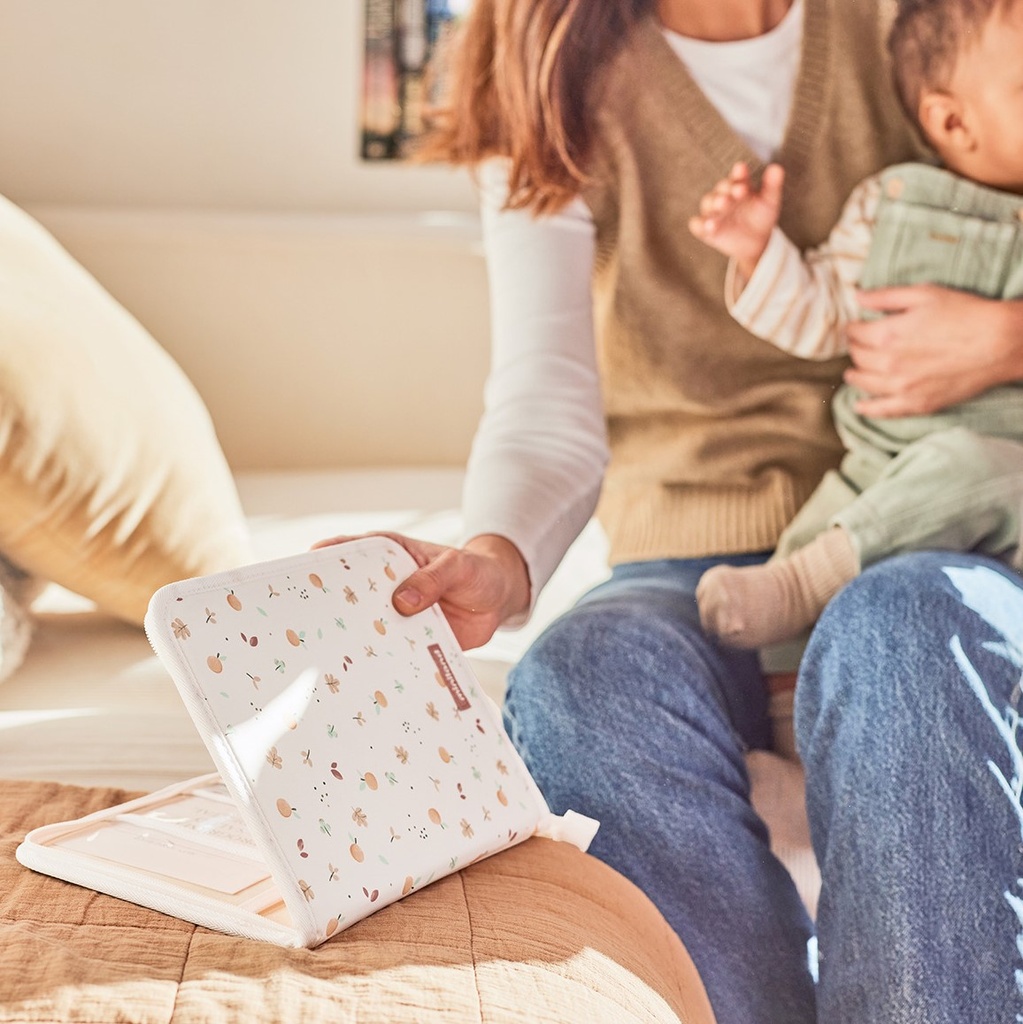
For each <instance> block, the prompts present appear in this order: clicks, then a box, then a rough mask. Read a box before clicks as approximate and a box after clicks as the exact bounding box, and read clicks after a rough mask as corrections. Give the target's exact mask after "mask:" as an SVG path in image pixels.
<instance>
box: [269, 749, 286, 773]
mask: <svg viewBox="0 0 1023 1024" xmlns="http://www.w3.org/2000/svg"><path fill="white" fill-rule="evenodd" d="M266 763H267V764H268V765H270V767H271V768H282V769H283V768H284V761H283V760H282V758H281V755H280V754H278V753H277V748H276V747H271V748H270V749H269V750H268V751H267V752H266Z"/></svg>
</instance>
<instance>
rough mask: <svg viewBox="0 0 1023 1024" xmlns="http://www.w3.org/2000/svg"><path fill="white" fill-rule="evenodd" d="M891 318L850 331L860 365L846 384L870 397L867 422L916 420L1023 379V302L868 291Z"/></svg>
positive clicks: (940, 292) (938, 291) (922, 291)
mask: <svg viewBox="0 0 1023 1024" xmlns="http://www.w3.org/2000/svg"><path fill="white" fill-rule="evenodd" d="M859 301H860V305H861V306H863V308H864V309H872V310H876V311H878V312H882V313H886V314H887V315H886V316H884V317H882V318H881V319H879V320H860V321H858V322H857V323H853V324H850V325H849V327H848V329H847V334H848V339H849V355H850V356H851V357H852V362H853V365H852V367H850V369H848V370H847V371H846V373H845V381H846V383H847V384H851V385H853V386H854V387H857V388H859V389H860V390H862V391H864V392H865V393H866V394H867V395H869V396H870V397H869V398H867V399H865V400H863V401H861V402H860V403H858V404H857V406H856V411H857V412H859V413H861V414H862V415H864V416H879V417H893V416H915V415H920V414H924V413H931V412H936V411H937V410H939V409H945V408H947V407H948V406H950V405H955V404H956V403H958V402H962V401H965V400H966V399H968V398H974V397H975V396H976V395H979V394H980V393H981V392H982V391H986V390H987V389H988V388H991V387H994V386H996V385H998V384H1006V383H1008V382H1010V381H1018V380H1023V301H1009V300H1004V299H985V298H981V297H979V296H976V295H971V294H969V293H968V292H961V291H954V290H952V289H949V288H940V287H938V286H936V285H915V286H912V287H903V288H878V289H875V290H873V291H867V292H861V293H860V295H859Z"/></svg>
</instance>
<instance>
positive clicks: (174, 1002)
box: [0, 782, 714, 1024]
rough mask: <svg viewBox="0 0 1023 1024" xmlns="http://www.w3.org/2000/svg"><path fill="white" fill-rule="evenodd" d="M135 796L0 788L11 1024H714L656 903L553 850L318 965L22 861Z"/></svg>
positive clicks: (2, 986)
mask: <svg viewBox="0 0 1023 1024" xmlns="http://www.w3.org/2000/svg"><path fill="white" fill-rule="evenodd" d="M126 795H127V794H125V793H124V792H123V791H119V790H113V789H79V788H76V787H72V786H59V785H55V784H52V783H41V782H7V783H5V784H4V786H3V787H2V788H0V992H2V993H3V998H2V1000H0V1003H2V1005H0V1018H2V1019H3V1020H22V1021H27V1020H35V1021H42V1020H45V1021H50V1022H53V1024H58V1022H71V1021H75V1022H78V1024H81V1022H83V1021H96V1022H99V1021H113V1020H137V1021H154V1022H155V1021H170V1020H173V1021H174V1024H203V1022H207V1021H246V1022H248V1024H277V1022H280V1021H291V1020H295V1021H305V1022H307V1024H319V1022H320V1021H322V1022H324V1024H327V1022H331V1024H333V1022H336V1021H359V1022H360V1024H462V1022H465V1024H480V1022H481V1021H485V1022H487V1024H565V1022H568V1021H580V1022H583V1021H585V1022H586V1024H640V1022H642V1024H714V1017H713V1014H712V1012H711V1009H710V1005H709V1003H708V1000H707V996H706V993H705V992H704V989H703V986H702V984H701V982H700V980H699V977H698V976H697V974H696V970H695V968H694V966H693V962H692V960H691V959H690V958H689V956H688V954H687V953H686V950H685V948H684V947H683V946H682V944H681V943H680V942H679V940H678V939H677V938H676V937H675V935H674V933H673V932H672V931H671V930H670V929H669V928H668V925H667V924H666V922H665V920H664V918H663V917H662V916H661V915H660V913H659V912H658V911H657V910H656V909H655V908H654V906H653V904H652V903H651V902H650V901H649V900H648V899H647V898H646V897H645V896H644V895H643V894H642V893H641V892H640V891H639V889H637V888H636V887H635V886H634V885H633V884H632V883H631V882H628V881H627V880H626V879H625V878H623V877H622V876H621V875H619V874H617V873H616V872H615V871H612V870H611V868H609V867H607V866H605V865H604V864H601V863H600V862H599V861H597V860H596V859H594V858H593V857H591V856H589V855H588V854H584V853H580V852H579V850H577V849H575V848H574V847H571V846H568V845H567V844H565V843H555V842H552V841H551V840H548V839H530V840H528V841H527V842H525V843H523V844H522V845H520V846H516V847H513V848H512V849H510V850H506V851H504V852H503V853H499V854H497V855H496V856H494V857H491V858H489V859H486V860H483V861H479V862H478V863H476V864H474V865H472V866H471V867H469V868H466V869H465V870H464V871H460V872H458V873H457V874H454V875H449V876H447V877H446V878H444V879H442V880H440V881H438V882H435V883H434V884H433V885H429V886H427V887H426V888H425V889H422V890H420V891H419V892H415V893H413V894H412V895H411V896H409V897H407V898H406V899H404V900H401V901H399V902H398V903H395V904H392V905H391V906H389V907H385V908H384V909H383V910H381V911H380V912H379V913H377V914H374V915H373V916H371V917H369V918H367V919H366V920H364V921H361V922H359V923H358V924H357V925H355V926H353V927H352V928H350V929H348V930H347V931H344V932H341V933H340V934H338V935H337V936H336V937H335V938H333V939H331V940H330V941H329V942H327V943H325V944H324V945H322V946H319V947H317V948H316V949H313V950H308V949H299V950H295V949H282V948H280V947H278V946H271V945H269V944H267V943H260V942H253V941H250V940H247V939H237V938H232V937H231V936H228V935H222V934H220V933H219V932H212V931H207V930H206V929H204V928H196V927H195V926H193V925H190V924H186V923H185V922H184V921H179V920H178V919H176V918H172V917H166V916H164V915H162V914H158V913H156V912H155V911H152V910H146V909H144V908H142V907H137V906H135V905H134V904H131V903H125V902H122V901H121V900H116V899H113V898H112V897H109V896H99V895H96V894H94V893H92V892H91V891H89V890H87V889H81V888H79V887H77V886H73V885H68V884H67V883H65V882H60V881H57V880H56V879H53V878H49V877H47V876H45V875H37V874H34V873H33V872H31V871H29V870H28V869H27V868H23V867H21V865H19V864H18V863H17V862H16V861H15V859H14V848H15V846H16V844H17V842H18V841H19V840H20V837H21V836H23V835H24V833H25V831H26V830H27V829H29V828H32V827H34V826H35V825H39V824H42V823H43V822H47V821H55V820H66V819H68V818H74V817H78V816H80V815H82V814H85V813H87V812H89V811H92V810H96V809H98V808H100V807H107V806H110V805H111V804H113V803H116V802H120V801H121V800H123V799H125V797H126Z"/></svg>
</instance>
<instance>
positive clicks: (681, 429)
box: [584, 0, 919, 562]
mask: <svg viewBox="0 0 1023 1024" xmlns="http://www.w3.org/2000/svg"><path fill="white" fill-rule="evenodd" d="M879 3H881V4H882V5H883V0H858V2H856V3H853V2H851V0H806V14H805V23H804V39H803V51H802V62H801V66H800V72H799V78H798V81H797V85H796V92H795V97H794V100H793V107H792V113H791V115H790V119H789V125H788V130H787V134H786V138H785V141H784V144H783V146H782V150H781V153H780V155H779V157H778V159H779V160H780V162H781V163H782V164H783V165H784V166H785V169H786V172H787V173H786V181H785V193H784V203H783V212H782V217H781V227H782V229H783V230H784V231H785V232H786V233H787V234H788V235H789V237H790V238H791V239H792V240H793V241H794V242H795V243H796V244H797V245H798V246H800V247H807V246H810V245H816V244H818V243H820V242H821V241H823V239H824V238H825V237H826V235H827V234H828V231H829V230H830V228H831V227H832V225H833V224H834V222H835V220H836V219H837V217H838V214H839V211H840V209H841V207H842V204H843V202H844V201H845V199H846V197H847V196H848V194H849V192H850V190H851V188H852V186H853V185H854V184H855V183H857V182H858V181H860V179H862V178H864V177H866V176H867V175H868V174H871V173H873V172H874V171H876V170H878V169H879V168H880V167H882V166H884V165H886V164H889V163H894V162H897V161H900V160H904V159H907V158H912V157H914V156H915V155H916V154H917V153H918V152H919V151H918V148H917V146H916V144H915V142H914V137H913V135H912V132H911V131H910V129H909V128H908V127H907V126H906V125H905V123H904V121H903V118H902V115H901V113H900V111H899V109H898V106H897V104H896V101H895V99H894V94H893V92H892V89H891V87H890V86H889V83H888V72H887V69H886V60H887V58H886V56H885V50H884V46H883V40H882V36H883V31H884V30H883V26H882V23H883V21H884V20H885V19H884V18H883V17H882V15H881V13H880V12H879ZM596 116H597V127H598V131H597V141H596V145H595V149H594V153H593V161H592V164H591V169H592V171H593V177H594V184H593V185H592V186H591V187H589V188H588V189H587V190H586V191H585V192H584V198H585V200H586V202H587V203H588V205H589V206H590V209H591V210H592V213H593V216H594V220H595V223H596V226H597V262H596V270H595V278H594V289H595V317H596V329H597V344H598V356H599V360H600V366H601V374H602V380H603V388H604V403H605V411H606V415H607V423H608V431H609V439H610V444H611V463H610V466H609V468H608V472H607V476H606V479H605V484H604V490H603V493H602V496H601V502H600V508H599V510H598V511H599V516H600V518H601V521H602V522H603V524H604V527H605V529H606V530H607V533H608V537H609V539H610V542H611V558H612V561H613V562H623V561H637V560H645V559H654V558H686V557H698V556H701V555H710V554H727V553H735V552H742V551H757V550H766V549H770V548H772V547H773V546H774V544H775V542H776V541H777V538H778V534H779V533H780V532H781V530H782V528H783V527H784V526H785V525H786V523H787V522H788V521H789V519H790V518H791V517H792V515H793V514H794V512H795V511H796V509H797V508H798V507H799V506H800V505H801V504H802V503H803V501H804V500H805V499H806V498H807V497H808V496H809V494H810V491H811V490H812V489H813V488H814V486H815V485H816V483H817V482H818V481H819V480H820V478H821V476H822V474H823V473H824V471H825V470H826V469H827V468H829V467H831V466H834V465H836V463H837V462H838V459H839V456H840V454H841V449H840V446H839V443H838V439H837V436H836V435H835V432H834V429H833V427H832V424H831V416H830V412H829V402H830V399H831V396H832V394H833V392H834V389H835V387H836V385H837V384H838V383H839V380H840V376H841V371H842V368H843V365H844V363H843V362H842V361H839V360H830V361H827V362H808V361H803V360H799V359H795V358H793V357H792V356H788V355H785V354H783V353H781V352H779V351H778V350H777V349H775V348H774V347H773V346H772V345H770V344H769V343H767V342H765V341H762V340H760V339H758V338H755V337H753V336H752V335H751V334H749V333H747V332H746V331H745V330H744V329H743V328H741V327H739V326H738V325H737V324H736V323H735V322H734V321H733V320H732V319H731V317H730V316H729V315H728V312H727V310H726V309H725V305H724V298H723V295H724V289H723V283H724V276H725V267H726V260H725V258H724V257H723V256H720V255H719V254H718V253H716V252H714V251H712V250H711V249H709V248H708V247H706V246H705V245H703V244H702V243H700V242H698V241H697V240H696V239H694V238H693V237H692V236H691V235H690V233H689V231H688V229H687V227H686V223H687V221H688V218H689V217H690V216H691V215H692V214H693V213H694V212H695V211H696V209H697V206H698V204H699V200H700V197H701V196H702V195H703V194H704V193H705V192H706V191H707V190H708V189H710V188H711V187H712V186H713V185H714V183H715V182H716V181H718V180H719V179H720V178H721V177H722V176H723V175H725V174H726V173H727V172H728V170H729V168H730V167H731V165H732V164H733V163H734V162H735V161H736V160H746V161H748V162H749V163H750V164H751V165H753V166H755V167H759V166H760V161H758V160H757V158H756V157H755V155H754V154H753V153H752V152H751V151H750V150H749V149H748V148H747V147H746V145H745V144H744V143H743V142H742V140H741V139H740V138H739V137H738V136H737V135H736V134H735V133H734V132H733V131H732V130H731V129H730V128H729V127H728V126H727V125H726V124H725V122H724V121H723V120H722V118H721V116H720V115H719V114H718V112H717V111H716V110H715V108H714V107H713V106H712V105H711V104H710V102H709V101H708V100H707V99H706V98H705V97H704V96H703V94H702V93H701V92H700V91H699V89H698V88H697V86H696V84H695V83H694V81H693V80H692V78H691V77H690V76H689V74H688V72H687V71H686V70H685V67H684V65H683V64H682V62H681V61H680V60H679V58H678V57H677V56H676V54H675V53H674V51H673V50H672V49H671V48H670V46H669V44H668V42H667V41H666V40H665V38H664V36H663V34H662V31H661V29H660V27H659V25H658V23H657V22H656V21H655V20H654V19H653V18H648V19H646V20H644V21H641V22H640V23H639V25H638V26H637V27H636V28H635V30H634V31H633V32H632V34H631V35H630V36H629V37H628V39H627V40H626V41H625V43H624V45H623V48H622V49H621V50H620V51H619V53H618V55H617V57H616V58H615V60H614V62H613V63H612V64H610V65H609V67H608V68H607V77H606V78H605V79H604V80H603V87H602V89H601V91H600V104H599V109H598V113H597V115H596Z"/></svg>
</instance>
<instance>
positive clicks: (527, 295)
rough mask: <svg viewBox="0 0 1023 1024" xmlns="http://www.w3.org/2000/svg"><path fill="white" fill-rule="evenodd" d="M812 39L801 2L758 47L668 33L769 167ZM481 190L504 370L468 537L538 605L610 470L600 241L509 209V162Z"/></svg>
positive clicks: (494, 331) (496, 340)
mask: <svg viewBox="0 0 1023 1024" xmlns="http://www.w3.org/2000/svg"><path fill="white" fill-rule="evenodd" d="M802 27H803V0H795V3H793V5H792V7H791V8H790V10H789V12H788V13H787V14H786V16H785V18H784V19H783V20H782V22H781V23H780V24H779V25H778V26H777V27H776V28H775V29H773V30H772V31H771V32H769V33H767V34H766V35H764V36H760V37H758V38H756V39H749V40H741V41H738V42H728V43H708V42H703V41H699V40H692V39H687V38H684V37H682V36H679V35H677V34H675V33H672V32H668V31H665V36H666V38H667V39H668V42H669V43H670V44H671V46H672V48H673V49H674V50H675V52H676V53H677V54H678V56H679V59H680V60H682V61H683V62H684V63H685V65H686V67H687V69H688V70H689V72H690V74H691V75H692V76H693V78H694V80H695V81H696V83H697V84H698V85H699V86H700V88H701V89H702V90H703V92H704V93H705V94H706V95H707V97H708V98H709V99H710V100H711V101H712V102H713V103H714V104H715V106H716V107H717V109H718V110H719V112H720V113H721V115H722V117H723V118H724V119H725V121H726V122H727V123H728V124H729V125H730V126H731V127H732V129H733V130H734V131H735V132H736V133H737V134H739V135H740V136H741V137H742V138H743V139H744V140H745V141H746V142H747V143H748V144H749V145H750V146H751V148H752V149H753V150H754V152H756V153H757V154H758V155H759V156H761V157H762V158H763V159H768V158H769V157H770V155H771V154H773V153H775V152H777V150H778V149H779V148H780V146H781V143H782V139H783V136H784V132H785V126H786V124H787V121H788V115H789V110H790V108H791V102H792V95H793V92H794V87H795V81H796V77H797V74H798V70H799V57H800V47H801V42H802ZM727 170H728V169H727V168H722V173H725V172H726V171H727ZM480 184H481V214H482V227H483V246H484V251H485V254H486V260H487V271H488V278H489V286H490V321H491V366H490V374H489V377H488V380H487V384H486V388H485V392H484V414H483V417H482V419H481V421H480V425H479V428H478V430H477V433H476V437H475V439H474V442H473V447H472V451H471V453H470V456H469V462H468V466H467V472H466V481H465V488H464V494H463V516H464V523H465V533H464V536H465V538H466V539H468V538H470V537H474V536H478V535H480V534H484V533H491V534H499V535H501V536H504V537H507V538H508V539H509V540H511V541H512V542H513V543H514V544H515V545H516V547H517V548H518V549H519V551H520V552H521V553H522V555H523V557H524V559H525V561H526V565H527V567H528V570H529V576H530V583H531V588H532V602H534V603H535V600H536V596H537V594H538V593H539V591H540V590H541V589H542V587H543V586H544V584H545V583H546V582H547V580H548V579H549V578H550V576H551V575H552V573H553V572H554V570H555V568H557V565H558V563H559V562H560V561H561V559H562V557H563V556H564V554H565V552H566V551H567V550H568V548H569V546H570V545H571V543H572V541H573V540H575V538H576V537H577V536H578V535H579V533H580V531H581V530H582V528H583V527H584V526H585V525H586V523H587V521H588V520H589V518H590V516H591V515H592V514H593V512H594V509H595V508H596V504H597V498H598V495H599V492H600V486H601V481H602V479H603V474H604V468H605V466H606V464H607V460H608V447H607V438H606V428H605V421H604V413H603V405H602V402H601V394H600V379H599V375H598V370H597V363H596V346H595V342H594V327H593V312H592V302H593V296H592V291H591V278H592V274H593V265H594V254H595V228H594V224H593V219H592V217H591V215H590V211H589V208H588V207H587V206H586V205H585V203H584V202H583V201H582V200H581V199H576V200H575V201H573V202H572V203H570V204H569V205H568V206H567V207H565V208H564V209H563V210H562V211H560V212H559V213H557V214H554V215H551V216H546V217H543V218H536V217H534V216H533V215H532V214H531V213H529V212H526V211H522V210H507V209H505V203H506V200H507V196H508V185H507V172H506V165H505V164H504V162H503V161H490V162H489V163H488V164H487V165H485V166H484V167H483V168H481V174H480ZM679 229H680V230H685V225H679ZM513 624H515V623H509V625H513Z"/></svg>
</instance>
